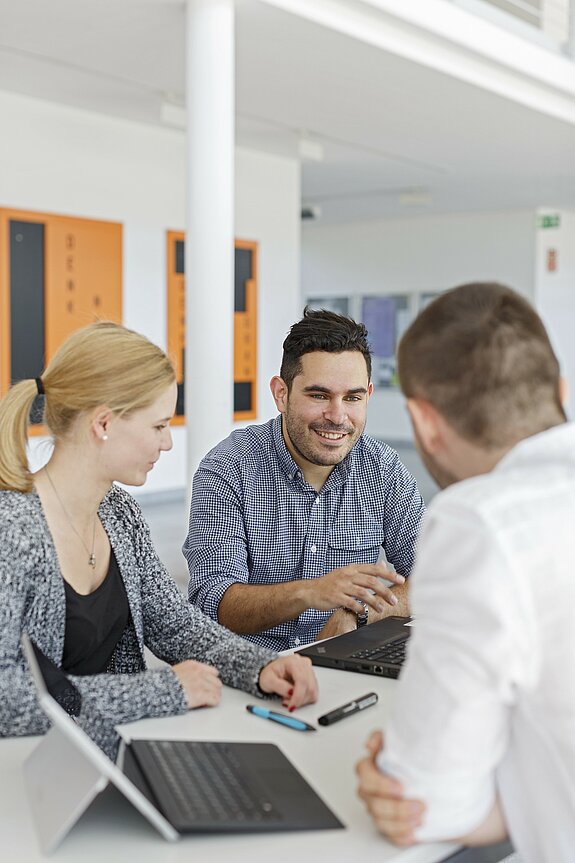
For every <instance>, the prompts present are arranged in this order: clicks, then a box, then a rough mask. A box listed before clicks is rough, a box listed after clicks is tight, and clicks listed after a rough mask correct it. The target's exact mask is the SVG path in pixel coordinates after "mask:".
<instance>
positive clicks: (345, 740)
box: [0, 668, 455, 863]
mask: <svg viewBox="0 0 575 863" xmlns="http://www.w3.org/2000/svg"><path fill="white" fill-rule="evenodd" d="M317 672H318V679H319V683H320V698H319V701H318V703H317V704H315V705H311V706H308V707H305V708H302V709H301V710H298V711H296V715H297V717H298V718H301V719H303V720H304V721H306V722H309V723H310V724H314V725H316V724H317V718H318V716H320V715H321V714H322V713H326V712H327V711H328V710H332V709H334V708H335V707H339V706H340V705H342V704H344V703H345V702H347V701H350V700H352V699H353V698H357V697H359V696H361V695H364V694H365V693H367V692H370V691H375V692H377V693H378V695H379V703H378V705H377V706H376V707H370V708H368V709H367V710H365V711H363V712H361V713H357V714H355V715H354V716H351V717H349V718H347V719H344V720H342V721H341V722H338V723H336V724H335V725H332V726H328V727H327V728H322V727H321V726H318V731H316V732H297V731H293V730H291V729H289V728H285V727H283V726H280V725H278V724H276V723H274V722H270V721H267V720H263V719H259V718H258V717H255V716H253V715H252V714H250V713H248V712H247V711H246V709H245V705H246V704H249V703H254V698H253V697H251V696H248V695H246V694H245V693H243V692H238V691H236V690H232V689H228V688H225V689H224V694H223V698H222V703H221V705H220V706H219V707H218V708H215V709H204V710H195V711H191V712H190V713H188V714H187V715H185V716H177V717H173V718H170V719H146V720H142V721H140V722H135V723H131V724H130V725H125V726H123V727H122V729H121V732H122V735H123V736H124V737H125V738H127V739H130V738H137V737H152V738H153V737H157V738H161V737H164V738H173V739H185V738H191V739H197V740H249V741H262V742H269V743H275V744H277V745H278V746H279V747H280V749H282V751H283V752H284V753H285V754H286V755H287V756H288V757H289V758H290V760H291V761H292V762H293V763H294V764H295V765H296V767H297V768H298V769H299V770H300V772H301V773H302V774H303V775H304V776H305V777H306V779H307V780H308V781H309V782H310V784H311V785H312V786H313V787H314V788H315V789H316V791H317V792H318V793H319V794H320V796H321V797H322V798H323V799H324V800H325V801H326V803H327V804H328V805H329V806H330V807H331V808H332V809H333V811H334V812H335V813H336V815H337V816H338V817H339V818H340V820H341V821H342V822H343V823H344V824H345V825H346V828H347V829H346V830H330V831H316V832H300V833H277V834H265V835H256V834H251V835H243V836H239V835H234V836H232V835H228V836H188V837H184V838H182V839H181V840H180V841H179V842H177V843H175V844H174V843H168V842H165V841H164V840H163V839H161V838H160V836H159V835H157V834H156V833H155V832H154V831H153V829H152V828H151V827H149V826H148V825H147V823H146V822H145V821H144V819H143V818H142V817H141V816H140V815H138V814H137V813H136V812H135V811H134V810H132V809H131V808H130V807H129V805H128V804H125V805H124V802H123V801H122V800H121V799H119V798H118V797H117V796H116V795H115V793H111V794H109V793H108V790H107V791H106V792H105V794H104V795H102V796H101V799H99V800H97V801H96V802H95V804H93V806H92V807H91V809H90V810H89V811H88V812H87V813H86V814H85V815H84V816H83V817H82V819H81V820H80V822H79V823H78V824H77V825H76V827H74V829H73V830H72V832H71V833H70V834H69V836H67V837H66V839H65V840H64V842H63V843H62V845H61V846H60V847H59V848H58V849H57V851H56V852H55V854H54V858H53V859H55V860H57V861H62V863H64V861H69V863H80V861H81V863H120V861H121V863H124V861H128V863H130V861H134V863H179V861H186V863H196V861H197V863H204V861H208V863H244V861H245V863H254V861H260V860H261V861H265V863H307V861H314V863H320V861H321V863H323V861H326V863H334V861H336V863H339V861H341V863H343V861H346V863H348V861H354V860H357V861H371V860H373V861H377V863H436V861H439V860H443V859H445V857H447V856H449V854H450V853H453V851H454V850H455V847H454V846H453V845H446V844H435V845H425V846H423V845H421V846H415V847H413V848H409V849H403V850H400V849H398V848H395V847H394V846H393V845H390V844H389V843H388V842H386V841H385V840H384V839H383V838H382V837H381V836H380V835H379V834H378V833H377V832H376V831H375V829H374V827H373V825H372V822H371V820H370V818H369V817H368V815H367V813H366V811H365V809H364V807H363V804H362V803H361V801H360V800H359V799H358V798H357V796H356V791H355V789H356V784H357V783H356V778H355V773H354V765H355V763H356V761H357V760H358V758H359V757H361V755H362V753H363V743H364V740H365V739H366V737H367V735H368V733H369V732H370V731H371V730H372V729H374V728H377V727H382V726H383V727H385V724H386V720H387V716H388V711H389V706H390V704H391V702H392V700H393V695H394V687H395V686H396V683H395V681H391V680H381V679H378V678H375V677H369V676H367V675H360V674H353V673H349V672H343V671H334V670H331V669H324V668H320V669H317ZM256 700H257V699H256ZM279 709H280V710H281V709H282V708H281V707H280V708H279ZM36 745H37V738H21V739H9V740H1V741H0V859H1V860H3V861H4V860H5V861H7V863H12V861H14V863H34V861H38V860H44V859H46V858H43V857H42V856H41V855H40V852H39V849H38V844H37V842H36V836H35V833H34V826H33V824H32V820H31V817H30V813H29V809H28V805H27V801H26V797H25V792H24V785H23V780H22V770H21V767H22V762H23V761H24V759H25V758H26V756H27V755H28V754H29V753H30V752H31V751H32V750H33V748H34V746H36ZM54 782H58V777H57V776H55V777H54Z"/></svg>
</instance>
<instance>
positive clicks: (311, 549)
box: [310, 545, 317, 554]
mask: <svg viewBox="0 0 575 863" xmlns="http://www.w3.org/2000/svg"><path fill="white" fill-rule="evenodd" d="M310 551H311V553H312V554H315V553H316V551H317V547H316V546H315V545H312V547H311V548H310Z"/></svg>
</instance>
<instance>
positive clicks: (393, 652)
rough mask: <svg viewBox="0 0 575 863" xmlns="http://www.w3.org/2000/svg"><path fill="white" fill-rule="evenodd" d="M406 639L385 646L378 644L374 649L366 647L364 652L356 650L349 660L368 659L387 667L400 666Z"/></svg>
mask: <svg viewBox="0 0 575 863" xmlns="http://www.w3.org/2000/svg"><path fill="white" fill-rule="evenodd" d="M406 644H407V639H406V638H401V639H399V640H398V641H390V642H388V643H387V644H384V645H381V644H378V645H377V646H376V647H368V648H365V649H364V650H356V652H355V653H352V654H351V659H368V660H373V661H377V662H382V663H387V664H389V665H401V664H402V662H403V661H404V659H405V646H406Z"/></svg>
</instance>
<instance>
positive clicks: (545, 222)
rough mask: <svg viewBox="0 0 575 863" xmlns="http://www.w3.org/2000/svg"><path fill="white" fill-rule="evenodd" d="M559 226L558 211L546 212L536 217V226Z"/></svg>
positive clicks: (559, 217)
mask: <svg viewBox="0 0 575 863" xmlns="http://www.w3.org/2000/svg"><path fill="white" fill-rule="evenodd" d="M560 226H561V216H560V215H559V213H546V214H545V215H544V216H539V218H538V219H537V227H538V228H559V227H560Z"/></svg>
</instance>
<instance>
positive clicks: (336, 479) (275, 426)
mask: <svg viewBox="0 0 575 863" xmlns="http://www.w3.org/2000/svg"><path fill="white" fill-rule="evenodd" d="M272 439H273V443H274V449H275V451H276V456H277V459H278V462H279V466H280V469H281V470H282V471H283V473H284V474H285V475H286V476H287V478H288V479H289V480H292V481H293V480H295V479H297V478H298V477H300V478H301V479H302V481H305V480H304V479H303V474H302V472H301V470H300V468H299V466H298V464H297V463H296V462H295V461H294V459H293V456H292V455H291V453H290V451H289V450H288V448H287V446H286V443H285V440H284V436H283V433H282V415H281V414H279V415H278V416H277V417H276V418H275V419H274V420H272ZM360 442H361V438H360V439H359V440H358V441H357V443H356V444H355V446H354V447H353V449H352V450H351V452H349V453H348V454H347V455H346V457H345V458H344V460H343V461H342V462H340V463H339V464H336V465H335V467H334V469H333V470H332V472H331V473H330V475H329V477H328V479H327V482H326V484H325V485H324V489H326V488H330V487H333V486H337V485H343V483H344V482H345V481H346V480H347V479H348V477H349V476H350V474H351V472H352V470H353V468H354V465H355V463H356V459H357V453H356V450H357V447H358V446H359V445H360Z"/></svg>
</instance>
